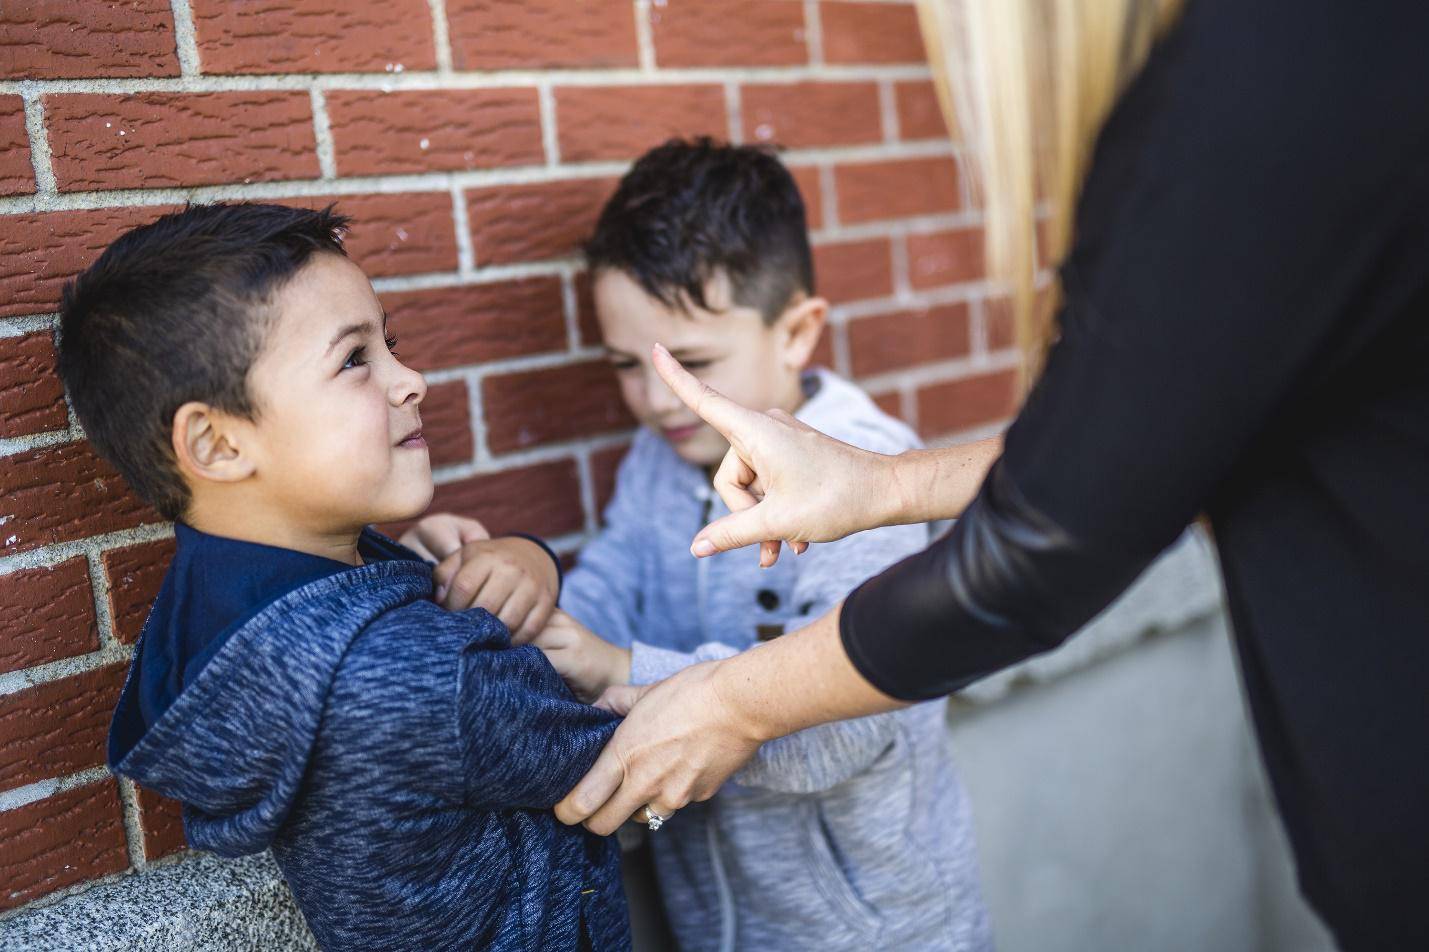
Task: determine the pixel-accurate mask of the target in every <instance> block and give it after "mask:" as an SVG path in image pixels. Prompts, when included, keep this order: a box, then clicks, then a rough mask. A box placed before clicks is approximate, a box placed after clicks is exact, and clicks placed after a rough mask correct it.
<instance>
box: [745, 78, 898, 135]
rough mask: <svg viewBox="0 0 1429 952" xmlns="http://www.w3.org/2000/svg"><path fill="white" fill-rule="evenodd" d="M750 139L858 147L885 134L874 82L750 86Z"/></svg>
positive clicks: (747, 127)
mask: <svg viewBox="0 0 1429 952" xmlns="http://www.w3.org/2000/svg"><path fill="white" fill-rule="evenodd" d="M742 97H743V98H742V106H741V112H742V113H743V115H744V138H745V139H746V140H747V141H751V142H773V143H778V144H779V145H782V146H789V147H790V148H814V147H817V146H831V145H857V144H859V143H863V142H878V141H880V140H881V139H882V138H883V119H882V114H881V112H880V108H879V104H878V87H877V86H875V85H874V84H873V83H778V84H769V85H765V86H745V87H744V90H743V93H742Z"/></svg>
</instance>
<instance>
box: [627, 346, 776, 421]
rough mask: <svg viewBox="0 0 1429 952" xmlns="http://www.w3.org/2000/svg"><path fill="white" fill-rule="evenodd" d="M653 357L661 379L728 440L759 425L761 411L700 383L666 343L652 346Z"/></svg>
mask: <svg viewBox="0 0 1429 952" xmlns="http://www.w3.org/2000/svg"><path fill="white" fill-rule="evenodd" d="M652 359H653V360H654V361H655V370H656V371H657V372H658V373H659V374H660V379H662V380H664V381H665V383H666V384H668V385H669V387H670V389H671V390H673V391H675V396H677V397H679V398H680V399H681V400H682V401H684V403H685V406H687V407H689V408H690V409H691V410H694V411H695V413H697V414H699V416H700V417H702V418H703V419H704V421H705V422H706V423H708V424H709V425H710V426H712V427H714V428H715V429H716V430H718V431H719V432H720V435H722V436H723V437H724V438H725V439H727V440H729V441H730V442H731V443H734V442H735V441H736V439H737V438H738V437H739V436H740V435H742V434H743V433H744V432H746V431H747V430H748V429H749V428H750V427H754V426H757V425H758V424H757V423H756V422H755V421H756V420H759V419H760V414H758V413H755V412H754V411H753V410H750V409H748V408H746V407H742V406H740V405H739V404H737V403H735V402H734V401H733V400H731V399H729V398H728V397H726V396H725V395H724V394H722V393H720V392H719V391H717V390H715V389H714V388H713V387H711V386H709V385H708V384H703V383H700V381H699V380H698V379H696V378H695V375H694V374H692V373H690V372H689V371H688V370H686V369H685V368H684V367H682V366H681V365H680V362H679V361H678V360H676V359H675V358H674V357H673V356H671V354H670V352H669V351H668V350H666V349H665V345H663V344H656V345H655V350H654V352H653V354H652Z"/></svg>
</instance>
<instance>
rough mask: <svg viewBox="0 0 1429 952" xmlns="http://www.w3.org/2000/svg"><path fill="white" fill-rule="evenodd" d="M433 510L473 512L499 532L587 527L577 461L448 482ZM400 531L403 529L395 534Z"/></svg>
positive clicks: (560, 531) (563, 530)
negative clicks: (582, 506)
mask: <svg viewBox="0 0 1429 952" xmlns="http://www.w3.org/2000/svg"><path fill="white" fill-rule="evenodd" d="M430 511H432V512H459V513H463V514H465V515H470V516H474V517H475V518H477V519H480V520H481V521H482V522H483V523H484V524H485V525H486V528H487V529H488V530H490V531H491V532H492V534H494V535H500V534H501V533H503V532H532V533H535V534H536V535H540V536H558V535H565V534H566V533H568V532H577V531H579V530H580V529H581V528H583V527H584V526H585V512H584V510H583V509H582V508H581V484H580V476H579V475H578V474H577V472H576V462H575V460H573V459H563V460H556V461H554V462H551V463H540V464H537V465H535V466H526V467H523V468H521V469H508V470H505V471H503V472H499V473H484V474H482V475H480V476H471V477H468V478H467V479H462V480H458V481H456V482H452V483H443V484H442V485H440V486H438V487H437V492H436V496H435V498H434V499H433V500H432V505H431V510H430ZM391 528H392V529H393V530H400V529H401V528H403V527H402V526H394V527H391ZM397 534H400V532H394V533H393V537H394V538H395V537H396V535H397Z"/></svg>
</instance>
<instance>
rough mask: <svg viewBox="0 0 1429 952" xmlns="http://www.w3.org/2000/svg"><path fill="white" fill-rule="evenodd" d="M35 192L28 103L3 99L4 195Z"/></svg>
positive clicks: (0, 168) (0, 167)
mask: <svg viewBox="0 0 1429 952" xmlns="http://www.w3.org/2000/svg"><path fill="white" fill-rule="evenodd" d="M3 30H4V26H0V31H3ZM0 42H3V41H0ZM34 190H35V169H34V166H32V165H31V164H30V137H29V135H28V133H26V131H25V101H24V100H23V99H21V98H20V97H19V96H0V195H19V194H21V193H28V192H33V191H34Z"/></svg>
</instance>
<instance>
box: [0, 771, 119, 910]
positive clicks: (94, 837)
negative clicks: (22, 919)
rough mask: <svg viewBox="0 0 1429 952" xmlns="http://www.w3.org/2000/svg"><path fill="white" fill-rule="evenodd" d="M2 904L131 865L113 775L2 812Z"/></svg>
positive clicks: (7, 906)
mask: <svg viewBox="0 0 1429 952" xmlns="http://www.w3.org/2000/svg"><path fill="white" fill-rule="evenodd" d="M0 843H4V844H5V849H4V850H0V909H15V908H18V907H20V906H23V905H25V904H26V903H29V902H32V901H34V900H36V899H38V898H40V897H41V896H43V895H45V894H47V893H52V892H54V891H55V890H56V889H63V888H64V887H66V886H72V885H74V884H75V883H82V882H84V881H85V880H88V879H98V878H99V877H101V876H108V875H109V874H110V873H118V872H121V871H122V870H124V869H127V868H128V866H129V854H128V851H127V850H126V848H125V845H124V816H123V813H122V812H121V811H120V808H119V790H118V787H117V786H116V785H115V783H114V781H113V780H103V781H100V782H99V783H92V784H89V785H88V786H84V787H76V788H75V789H73V790H66V791H65V792H64V793H57V794H55V795H54V796H51V797H46V798H45V799H43V800H36V801H35V802H34V803H27V804H25V805H24V806H22V807H16V808H15V809H13V810H5V811H3V812H0Z"/></svg>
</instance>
